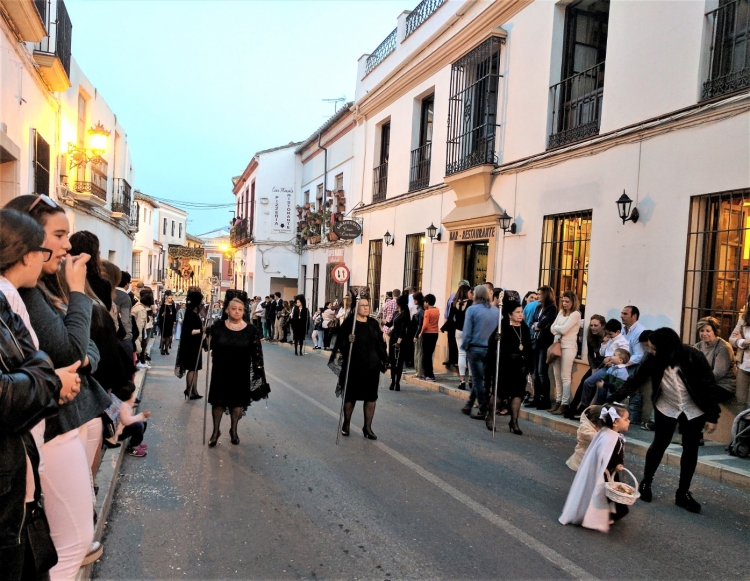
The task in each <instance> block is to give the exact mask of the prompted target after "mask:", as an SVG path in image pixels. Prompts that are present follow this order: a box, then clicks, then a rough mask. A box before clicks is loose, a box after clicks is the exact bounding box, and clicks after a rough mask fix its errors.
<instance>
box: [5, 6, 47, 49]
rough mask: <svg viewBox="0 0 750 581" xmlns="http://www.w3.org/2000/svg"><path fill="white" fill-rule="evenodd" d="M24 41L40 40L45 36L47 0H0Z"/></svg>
mask: <svg viewBox="0 0 750 581" xmlns="http://www.w3.org/2000/svg"><path fill="white" fill-rule="evenodd" d="M0 4H2V6H3V8H4V9H5V11H6V12H7V13H8V16H10V19H11V20H12V21H13V26H14V27H15V29H16V31H18V35H19V36H20V37H21V40H23V41H24V42H40V41H41V40H42V39H43V38H44V37H45V36H47V29H46V28H45V27H44V25H45V23H46V21H47V0H2V1H1V2H0Z"/></svg>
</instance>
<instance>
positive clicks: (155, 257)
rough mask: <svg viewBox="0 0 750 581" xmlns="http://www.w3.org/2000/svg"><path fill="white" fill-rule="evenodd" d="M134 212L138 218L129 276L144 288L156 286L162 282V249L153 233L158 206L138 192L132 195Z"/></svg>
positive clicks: (157, 217)
mask: <svg viewBox="0 0 750 581" xmlns="http://www.w3.org/2000/svg"><path fill="white" fill-rule="evenodd" d="M133 197H134V204H135V208H134V211H135V213H136V215H137V216H138V232H136V234H135V239H134V240H133V255H132V259H131V266H130V275H131V277H133V279H134V280H135V281H136V282H142V283H143V284H145V285H146V286H152V285H158V283H159V282H160V281H162V280H163V278H164V277H163V270H162V267H161V265H162V263H163V261H164V258H163V256H162V255H163V254H164V248H163V246H162V244H161V243H160V242H159V241H158V240H157V238H156V235H155V232H156V225H155V223H158V219H159V216H158V212H159V207H160V204H159V202H157V201H156V200H154V199H153V198H152V197H150V196H147V195H146V194H144V193H143V192H140V191H138V190H136V191H135V194H134V196H133Z"/></svg>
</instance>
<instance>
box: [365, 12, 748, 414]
mask: <svg viewBox="0 0 750 581" xmlns="http://www.w3.org/2000/svg"><path fill="white" fill-rule="evenodd" d="M748 10H750V6H749V5H748V1H747V0H736V1H733V2H724V1H722V2H711V1H706V2H704V1H699V2H687V3H685V2H668V1H656V2H629V1H625V0H617V1H612V2H608V1H601V0H582V1H578V2H544V1H537V2H533V3H532V2H528V1H500V2H470V1H469V2H464V1H460V0H455V1H447V2H439V1H427V0H426V1H425V2H422V3H421V4H420V5H419V6H418V7H417V8H416V9H415V10H414V11H413V12H405V13H404V14H402V15H401V16H400V17H399V19H398V26H397V29H396V30H395V31H394V32H393V33H392V35H389V37H387V38H386V40H385V41H384V43H383V44H381V45H380V46H379V47H378V49H377V50H376V51H374V52H373V53H372V54H371V55H365V56H363V57H362V59H360V69H359V76H358V83H357V93H356V101H355V104H354V106H353V107H352V111H353V114H354V115H355V118H356V119H357V128H356V138H355V146H354V147H355V161H356V168H355V171H354V176H355V179H356V176H363V178H362V179H361V181H359V182H356V183H355V185H354V188H353V192H354V196H353V200H352V201H353V202H357V201H362V202H363V203H364V206H363V207H361V208H359V209H357V210H355V212H354V215H355V216H359V217H361V218H362V219H363V228H364V233H363V237H362V243H361V244H355V245H354V246H353V251H354V256H353V259H352V262H353V270H352V278H353V284H356V285H365V284H368V279H369V285H370V286H371V287H373V286H374V285H373V278H377V275H376V274H373V273H372V272H369V271H370V270H371V269H369V268H368V266H367V265H368V264H372V263H373V260H374V258H375V257H374V256H373V254H372V251H371V249H372V248H373V246H372V242H373V241H377V240H384V239H385V238H386V236H385V234H386V233H389V234H390V235H392V236H393V237H394V245H393V246H389V247H385V246H383V247H382V256H380V257H378V259H377V262H380V263H381V272H380V274H379V281H378V286H379V288H381V289H390V288H403V287H405V286H414V287H416V288H418V289H421V290H422V291H423V292H425V293H427V292H432V293H433V294H435V295H436V296H437V299H438V306H441V305H445V302H446V300H447V298H448V296H449V295H450V293H451V292H452V291H453V290H455V288H456V286H457V284H458V282H459V280H461V279H468V280H470V281H471V283H472V284H479V283H481V282H483V281H485V280H488V281H492V282H493V283H494V284H495V286H496V287H497V286H502V287H504V288H512V289H516V290H518V291H519V292H520V293H521V294H522V295H523V294H524V292H525V291H527V290H532V289H535V288H537V287H538V286H540V285H543V284H549V285H551V286H552V287H553V288H554V289H555V291H556V292H557V294H558V295H560V294H562V292H563V291H565V290H573V291H575V292H576V293H577V294H578V296H579V297H580V298H581V301H582V309H583V310H584V312H585V318H586V319H588V318H590V316H591V315H593V314H594V313H598V314H601V315H604V316H605V317H606V318H619V312H620V309H621V308H622V307H623V306H625V305H630V304H633V305H636V306H638V307H639V309H640V311H641V321H642V322H643V323H644V324H645V325H646V327H647V328H657V327H661V326H669V327H672V328H674V329H676V330H678V332H680V333H681V335H682V337H683V339H684V340H685V341H686V342H691V343H692V342H695V341H697V337H696V333H695V323H696V322H697V320H698V319H699V318H700V317H702V316H706V315H713V316H716V317H717V318H719V320H720V321H721V324H722V329H723V336H724V337H725V338H726V337H728V334H729V332H731V329H732V328H733V326H734V324H735V323H736V321H737V318H738V315H739V312H740V311H741V310H742V308H743V307H744V305H745V303H746V300H747V297H748V293H749V292H750V39H749V38H748V33H747V28H746V26H747V13H748ZM665 22H669V26H668V27H666V26H665V25H664V24H665ZM623 192H624V193H625V195H626V196H627V198H629V199H630V200H632V204H631V205H630V206H629V207H628V208H623V210H627V211H623V212H622V214H623V215H622V217H621V215H620V213H621V212H620V208H619V206H618V205H617V203H616V202H617V201H618V199H620V198H621V196H622V195H623ZM360 196H361V197H360ZM358 197H360V199H358ZM633 208H636V209H637V210H638V214H639V219H638V220H637V221H635V220H625V221H624V220H623V218H625V219H627V218H628V217H631V216H632V214H631V211H632V209H633ZM506 216H507V218H506ZM503 218H506V219H505V220H504V219H503ZM430 225H434V226H435V228H436V230H435V233H436V236H435V238H434V239H430V237H429V236H428V232H429V230H428V227H429V226H430ZM501 226H507V227H508V229H507V231H506V230H504V229H503V228H501ZM437 235H440V238H439V240H438V238H437ZM587 323H588V321H586V324H587ZM442 341H444V337H442V336H441V344H439V346H438V350H437V354H436V361H442V360H443V359H444V358H445V357H443V358H442V359H441V356H443V355H445V354H446V353H447V351H446V350H445V349H446V347H445V345H443V344H442ZM583 349H584V350H585V345H584V347H583ZM582 356H583V359H581V360H579V361H578V362H577V364H576V374H577V375H580V374H581V373H582V372H583V370H584V369H585V363H584V361H585V354H584V353H582ZM574 383H575V382H574ZM725 415H726V414H725Z"/></svg>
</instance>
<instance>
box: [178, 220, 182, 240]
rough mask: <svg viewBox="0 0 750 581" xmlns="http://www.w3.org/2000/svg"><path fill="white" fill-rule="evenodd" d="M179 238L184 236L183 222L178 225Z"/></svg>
mask: <svg viewBox="0 0 750 581" xmlns="http://www.w3.org/2000/svg"><path fill="white" fill-rule="evenodd" d="M177 238H182V222H180V223H179V225H178V226H177Z"/></svg>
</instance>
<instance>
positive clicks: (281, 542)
mask: <svg viewBox="0 0 750 581" xmlns="http://www.w3.org/2000/svg"><path fill="white" fill-rule="evenodd" d="M175 352H176V349H175V350H173V352H172V355H170V356H167V357H161V356H160V355H159V354H158V351H157V350H154V355H153V358H154V361H153V369H152V370H151V371H149V373H148V378H147V381H146V385H145V388H144V395H143V403H142V404H141V409H150V410H152V411H153V416H152V417H151V420H150V421H149V428H148V431H147V433H146V439H145V441H146V443H147V444H148V446H149V451H148V456H147V457H146V458H133V457H125V459H124V462H123V464H122V468H121V476H120V479H119V484H118V488H117V490H116V493H115V498H114V504H113V508H112V511H111V512H110V515H109V518H108V524H107V529H106V533H105V537H104V545H105V550H104V556H103V557H102V559H101V561H100V562H99V563H97V564H96V566H95V568H94V577H95V578H99V579H299V578H304V579H386V580H390V579H490V578H501V579H570V578H599V579H701V580H705V579H719V578H721V579H748V578H750V573H749V571H750V570H749V569H748V567H749V566H750V565H749V563H748V555H750V495H747V494H745V493H742V492H739V491H737V490H734V489H732V488H729V487H726V486H723V485H720V484H717V483H715V482H713V481H710V480H705V479H701V478H696V479H695V480H694V482H693V488H692V491H693V494H694V496H695V497H696V498H697V499H698V500H699V501H701V502H702V503H703V504H704V506H703V514H701V515H692V514H690V513H687V512H686V511H684V510H682V509H680V508H677V507H676V506H674V504H673V499H674V496H673V495H674V490H675V489H676V486H677V478H676V476H677V473H676V471H674V470H672V469H667V468H661V469H660V471H659V473H658V474H657V478H656V481H655V483H654V493H655V498H654V502H652V503H651V504H650V505H649V504H645V503H642V502H638V503H636V505H635V506H634V507H632V509H631V513H630V515H629V516H628V517H627V518H626V519H624V520H623V521H621V522H619V523H617V524H616V525H615V526H614V527H613V528H612V530H611V532H610V533H609V534H601V533H597V532H593V531H589V530H585V529H582V528H579V527H574V526H562V525H560V524H559V523H558V522H557V518H558V517H559V515H560V512H561V510H562V506H563V504H564V502H565V497H566V495H567V491H568V488H569V486H570V483H571V482H572V480H573V473H572V472H571V471H570V470H569V469H568V468H567V467H566V466H565V460H566V459H567V457H568V456H569V455H570V454H571V453H572V451H573V447H574V439H573V438H572V437H570V436H566V435H562V434H559V433H557V432H553V431H551V430H549V429H547V428H544V427H542V426H538V425H535V424H529V423H522V425H521V427H522V429H523V430H524V434H523V436H520V437H519V436H515V435H512V434H509V433H508V432H507V431H505V432H504V431H502V430H499V431H498V434H497V437H496V440H495V441H494V442H493V441H492V437H491V433H490V432H489V431H488V430H486V428H485V427H484V424H483V423H482V422H477V421H474V420H471V419H469V418H467V417H466V416H464V415H463V414H461V413H459V409H460V407H461V405H462V402H460V401H458V400H455V399H453V398H450V397H448V396H445V395H443V394H440V393H436V392H432V391H425V390H422V389H420V388H417V387H414V386H411V385H409V384H405V385H404V386H402V391H401V392H391V391H388V389H387V379H386V378H385V377H384V378H383V381H382V383H381V387H383V386H385V389H384V390H382V389H381V393H380V399H379V400H378V407H377V411H376V413H375V420H374V422H373V430H374V431H375V433H376V434H377V435H378V438H379V439H378V441H377V442H371V441H368V440H366V439H364V438H363V437H362V435H361V431H359V428H360V426H361V425H362V421H361V417H362V416H361V413H362V411H361V404H358V406H357V408H356V409H355V415H354V417H353V420H352V430H351V436H350V437H348V438H343V437H342V438H341V443H340V445H339V446H336V445H335V439H336V426H337V416H338V410H339V405H340V400H338V399H336V397H335V395H334V393H333V392H334V376H333V374H332V373H331V372H330V371H329V370H328V368H327V367H326V365H325V359H323V358H321V357H318V356H307V357H304V358H300V357H294V355H293V352H292V351H291V350H290V349H287V348H285V347H281V346H277V345H265V357H266V369H267V373H268V379H269V382H270V384H271V386H272V393H271V396H270V399H269V400H268V402H267V407H266V402H261V403H259V404H253V406H252V407H251V408H250V409H248V413H247V416H246V417H245V418H243V419H242V420H241V421H240V426H239V436H240V438H241V444H240V445H239V446H233V445H232V444H231V443H230V441H229V421H228V420H229V418H228V417H225V419H224V422H223V429H222V432H223V435H222V437H221V440H220V443H219V445H218V446H217V447H216V448H213V449H209V448H207V447H202V446H201V433H202V423H203V400H197V401H193V402H185V401H183V399H182V397H183V396H182V390H183V389H184V382H183V380H178V379H177V378H175V377H174V375H173V366H174V353H175ZM204 369H205V363H204ZM204 385H205V376H204V375H203V373H201V379H200V386H201V392H203V390H204ZM210 424H211V420H210V410H209V418H208V429H207V430H208V433H209V434H210V429H211V428H210ZM500 427H506V426H504V425H503V424H500ZM625 463H626V466H628V467H629V468H630V469H631V470H632V471H633V472H634V473H635V474H636V476H640V475H641V474H642V470H643V464H642V460H641V459H640V458H636V457H634V456H630V457H628V456H627V445H626V462H625Z"/></svg>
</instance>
